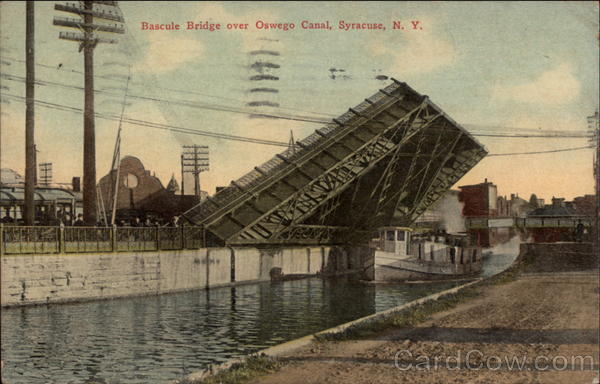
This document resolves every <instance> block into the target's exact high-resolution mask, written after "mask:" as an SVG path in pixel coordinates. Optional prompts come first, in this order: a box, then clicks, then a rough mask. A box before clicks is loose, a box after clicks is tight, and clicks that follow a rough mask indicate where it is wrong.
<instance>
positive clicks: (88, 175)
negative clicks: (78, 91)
mask: <svg viewBox="0 0 600 384" xmlns="http://www.w3.org/2000/svg"><path fill="white" fill-rule="evenodd" d="M81 3H83V7H82V6H81ZM94 5H98V6H97V7H94ZM54 9H55V10H57V11H62V12H67V13H70V14H74V15H77V16H79V19H76V18H69V17H55V18H54V25H58V26H61V27H67V28H75V29H77V30H79V31H83V33H80V32H60V34H59V38H60V39H63V40H70V41H75V42H78V43H79V52H81V51H83V65H84V89H85V91H84V92H85V96H84V114H83V220H84V221H85V223H86V224H88V225H94V224H96V211H97V209H96V136H95V135H96V134H95V125H94V48H96V45H98V43H108V44H116V42H117V41H116V40H113V39H105V38H102V37H98V36H97V35H96V33H97V32H107V33H119V34H123V33H125V29H124V27H123V25H122V23H124V20H123V17H122V16H121V12H120V10H119V9H118V7H117V2H116V1H89V0H86V1H80V2H79V3H66V4H55V5H54ZM94 18H98V19H101V20H104V22H102V23H98V24H95V22H94ZM107 20H108V21H112V22H113V23H110V24H108V23H107V22H106V21H107Z"/></svg>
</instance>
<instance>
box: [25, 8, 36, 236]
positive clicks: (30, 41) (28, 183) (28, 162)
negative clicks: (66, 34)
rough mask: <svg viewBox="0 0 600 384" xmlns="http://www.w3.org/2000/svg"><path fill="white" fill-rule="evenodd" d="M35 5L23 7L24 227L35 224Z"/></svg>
mask: <svg viewBox="0 0 600 384" xmlns="http://www.w3.org/2000/svg"><path fill="white" fill-rule="evenodd" d="M34 9H35V5H34V4H33V1H32V0H28V1H27V3H26V5H25V15H26V16H25V18H26V21H25V23H26V26H25V34H26V36H25V71H26V73H25V104H26V107H25V108H26V109H25V212H24V213H25V215H24V216H25V225H34V224H35V200H34V198H33V196H34V190H35V172H36V169H35V168H36V166H35V136H34V126H35V119H34V100H35V84H34V83H35V55H34V47H35V26H34V22H35V13H34Z"/></svg>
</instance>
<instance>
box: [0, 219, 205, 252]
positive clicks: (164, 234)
mask: <svg viewBox="0 0 600 384" xmlns="http://www.w3.org/2000/svg"><path fill="white" fill-rule="evenodd" d="M205 245H206V243H205V241H204V228H203V227H199V226H181V227H23V226H0V252H1V253H2V254H7V255H9V254H44V253H85V252H125V251H157V250H180V249H199V248H204V247H205Z"/></svg>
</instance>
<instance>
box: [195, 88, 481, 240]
mask: <svg viewBox="0 0 600 384" xmlns="http://www.w3.org/2000/svg"><path fill="white" fill-rule="evenodd" d="M392 80H393V83H392V84H390V85H388V86H387V87H385V88H384V89H380V90H379V91H378V92H376V93H375V94H373V95H372V96H370V97H369V98H367V99H365V100H364V101H363V102H362V103H360V104H359V105H357V106H356V107H354V108H350V109H349V110H348V111H347V112H346V113H344V114H342V115H341V116H339V117H337V118H334V119H333V120H332V122H331V123H329V124H327V125H325V126H324V127H322V128H320V129H317V130H316V131H315V132H314V133H313V134H311V135H309V136H308V137H306V138H305V139H303V140H301V141H297V142H296V143H295V146H294V147H293V148H289V149H287V150H286V151H284V152H282V153H279V154H277V155H276V156H275V157H273V158H272V159H271V160H269V161H267V162H266V163H264V164H262V165H260V166H257V167H254V169H252V170H251V171H250V172H248V173H247V174H245V175H244V176H242V177H241V178H239V179H237V180H234V181H232V182H231V184H230V185H229V186H228V187H226V188H224V189H222V190H220V191H219V192H218V193H216V194H215V195H214V196H213V197H211V198H208V199H207V200H205V201H204V202H202V203H201V204H199V205H197V206H196V207H194V208H192V209H190V210H189V211H187V212H186V213H184V217H185V218H186V219H187V220H189V221H190V222H192V223H194V224H197V225H202V226H204V228H205V229H206V232H207V236H210V237H211V238H212V241H213V242H214V243H215V244H217V245H260V244H265V245H268V244H272V245H277V244H340V243H352V242H365V241H367V240H368V239H369V238H370V236H371V235H372V233H373V231H375V230H376V229H377V228H378V227H381V226H390V225H398V226H408V225H410V224H411V223H412V222H414V220H415V219H416V218H417V217H418V216H419V215H420V214H421V213H423V211H424V210H425V209H426V208H427V207H428V206H430V205H431V204H432V203H434V202H435V201H436V200H437V199H439V198H440V197H441V196H442V195H443V194H444V192H446V191H447V190H448V189H449V188H450V187H451V186H452V185H453V184H454V183H455V182H456V181H458V180H459V179H460V178H461V177H462V176H463V175H464V174H465V173H466V172H468V171H469V170H470V169H471V168H472V167H474V166H475V165H476V164H477V163H478V162H479V161H480V160H481V159H482V158H483V157H484V156H485V155H486V154H487V151H486V150H485V149H484V147H483V146H482V145H481V144H480V143H479V142H478V141H477V140H476V139H474V138H473V137H472V136H471V135H470V134H469V133H468V132H467V131H466V130H465V129H464V128H463V127H461V126H460V125H459V124H458V123H456V122H455V121H454V120H452V118H450V117H449V116H448V115H446V114H445V113H444V112H443V111H442V110H441V109H440V108H439V107H438V106H436V105H435V104H434V103H433V102H431V101H430V100H429V98H428V97H427V96H425V95H421V94H420V93H418V92H417V91H415V90H413V89H412V88H411V87H410V86H408V85H407V84H406V83H402V82H399V81H397V80H395V79H392Z"/></svg>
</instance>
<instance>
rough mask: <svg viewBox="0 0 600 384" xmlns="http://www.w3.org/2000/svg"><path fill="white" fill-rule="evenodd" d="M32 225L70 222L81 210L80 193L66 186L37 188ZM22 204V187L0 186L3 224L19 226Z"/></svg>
mask: <svg viewBox="0 0 600 384" xmlns="http://www.w3.org/2000/svg"><path fill="white" fill-rule="evenodd" d="M33 200H34V202H35V225H59V224H60V222H61V221H62V222H63V224H65V225H71V224H72V222H73V220H74V219H75V218H76V217H77V214H78V213H81V212H83V200H82V196H81V193H77V192H73V191H70V190H68V189H65V188H53V187H43V188H42V187H36V188H35V190H34V194H33ZM24 206H25V189H24V188H23V187H18V186H13V187H9V186H1V187H0V207H1V209H2V217H1V218H0V219H1V222H2V224H16V225H22V224H23V222H24V219H23V212H24Z"/></svg>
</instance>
